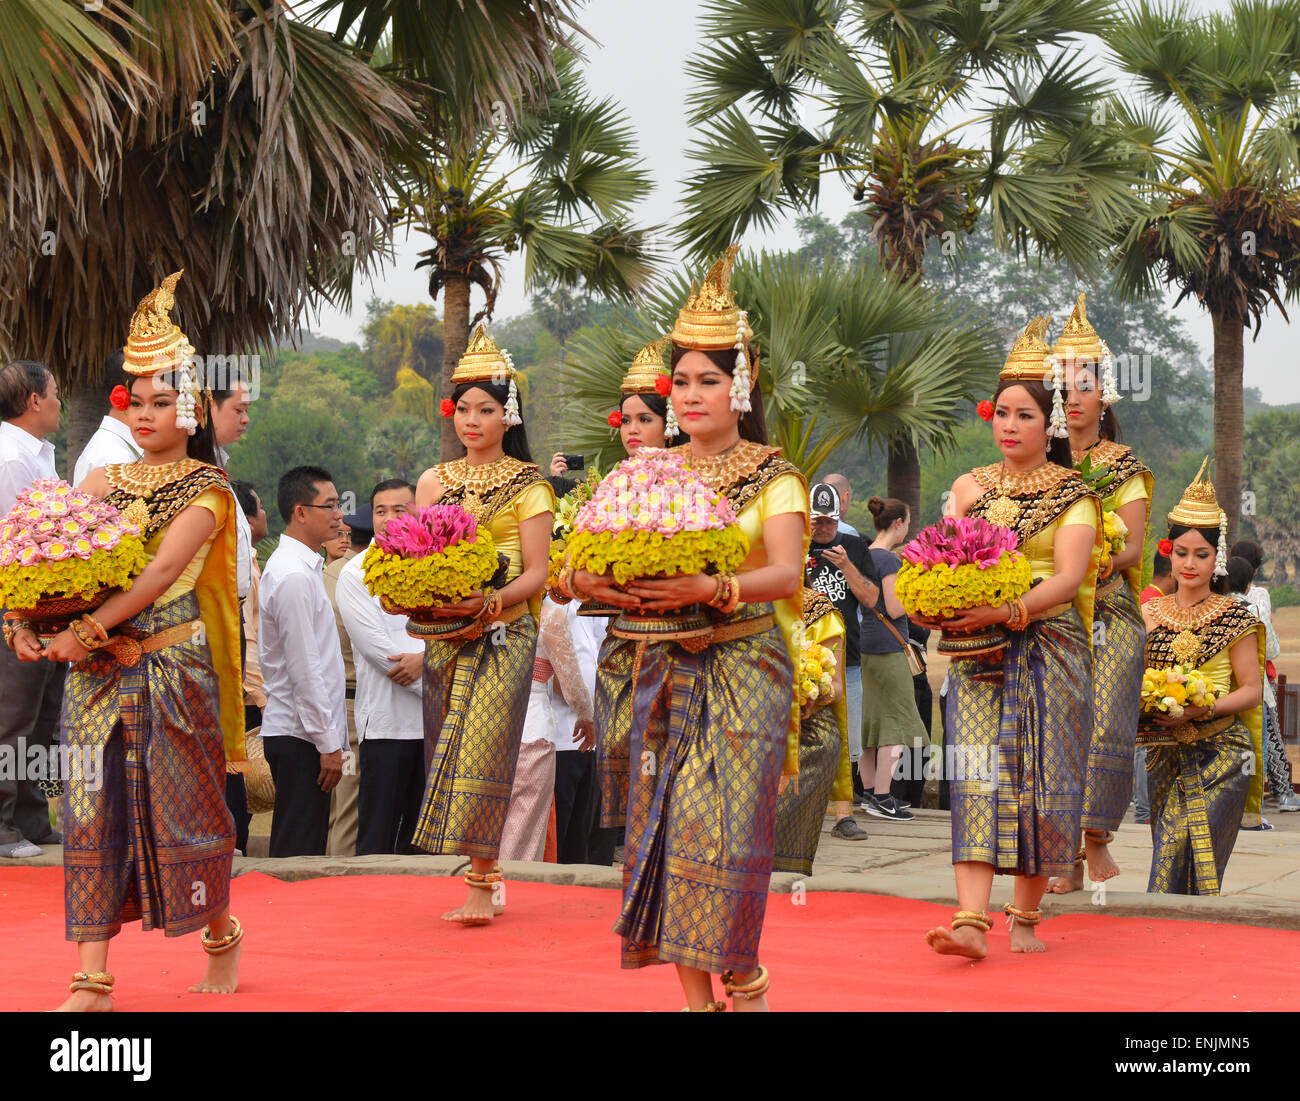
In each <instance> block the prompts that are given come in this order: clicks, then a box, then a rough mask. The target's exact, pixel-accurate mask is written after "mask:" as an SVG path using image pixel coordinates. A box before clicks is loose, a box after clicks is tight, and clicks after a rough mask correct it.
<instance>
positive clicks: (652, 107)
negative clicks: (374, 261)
mask: <svg viewBox="0 0 1300 1101" xmlns="http://www.w3.org/2000/svg"><path fill="white" fill-rule="evenodd" d="M1191 2H1192V6H1193V7H1195V8H1199V9H1202V10H1207V11H1208V10H1212V9H1215V8H1220V9H1226V8H1227V3H1226V0H1191ZM702 6H703V5H702V4H701V3H700V2H699V0H649V2H647V0H591V2H590V3H589V4H588V5H587V7H586V9H585V10H584V12H583V15H582V24H583V26H584V27H585V28H586V29H587V31H588V32H589V33H590V34H591V36H592V38H594V39H595V43H594V44H588V46H587V59H588V66H587V67H588V73H589V81H590V85H591V88H592V90H593V92H594V93H595V94H596V95H599V96H608V97H611V98H613V99H614V100H616V101H617V102H619V103H621V104H622V105H623V108H624V110H625V111H626V113H627V114H628V116H629V118H630V119H631V121H632V124H633V126H634V127H635V129H636V131H637V133H638V135H639V137H640V143H641V151H642V155H643V156H644V158H645V160H646V163H647V164H648V165H649V166H650V169H651V171H652V172H653V174H654V176H655V179H656V181H657V182H656V187H655V190H654V192H653V193H652V194H651V195H650V196H649V197H648V198H647V200H646V201H645V202H644V203H643V205H642V206H641V208H640V209H638V210H637V211H636V218H637V220H638V221H639V222H640V223H641V224H643V225H644V224H650V225H661V226H665V227H667V226H671V225H672V224H673V223H674V222H675V221H676V220H677V218H678V216H679V211H678V207H677V195H678V192H679V187H678V181H679V180H682V179H684V178H685V177H686V175H687V173H688V172H689V171H690V170H691V162H690V161H688V160H687V157H686V151H687V149H688V147H690V146H691V145H693V144H698V143H701V142H706V141H707V140H708V132H707V129H706V128H695V127H691V126H689V125H688V124H687V122H686V106H685V104H686V97H687V95H688V94H689V92H690V89H691V84H692V78H691V75H690V72H689V69H688V66H689V63H690V55H691V53H692V52H693V49H694V47H695V44H696V42H697V38H696V31H695V23H696V18H697V15H698V13H699V11H700V10H701V8H702ZM853 205H854V204H853V202H852V197H851V195H850V193H849V189H848V188H846V187H845V186H844V185H843V184H841V183H839V182H837V181H835V180H828V181H826V183H825V185H824V186H823V188H822V199H821V213H823V214H824V215H826V216H827V217H828V218H830V219H832V220H835V221H838V220H839V219H840V218H841V217H843V216H844V215H845V214H846V213H848V212H849V210H850V209H852V207H853ZM427 242H428V239H427V238H425V237H423V236H422V235H414V234H413V235H411V237H409V238H408V239H406V240H399V241H398V242H397V258H396V262H395V263H394V264H391V265H389V266H388V267H387V268H386V269H384V270H383V271H382V272H381V274H380V276H379V277H378V278H377V279H375V280H373V282H372V281H368V280H358V285H357V286H356V287H355V288H354V293H353V297H354V302H355V309H354V310H353V312H352V314H351V315H349V314H345V313H341V312H339V311H337V310H330V309H326V310H323V311H322V313H321V316H320V319H319V321H314V322H312V323H311V324H310V325H309V327H310V328H311V329H312V330H313V331H314V332H318V333H322V334H324V335H326V336H332V337H336V338H337V339H340V340H345V341H360V339H361V332H360V329H361V324H362V322H363V320H364V316H365V303H366V301H367V300H368V299H369V298H370V297H371V296H372V295H378V296H379V297H381V298H387V299H391V300H393V301H397V302H425V301H428V281H427V278H426V275H425V273H424V272H423V271H420V272H417V271H415V262H416V256H417V253H418V252H419V251H420V250H421V249H422V248H425V247H427ZM743 243H744V244H745V245H747V246H749V247H753V248H758V247H762V246H768V247H777V248H788V247H793V246H795V245H797V244H798V234H797V233H796V232H795V229H794V226H793V224H792V223H788V224H785V225H783V226H780V227H778V228H777V229H775V230H774V231H773V232H772V233H769V234H765V235H764V234H758V233H755V232H751V233H749V234H747V235H746V237H745V239H744V242H743ZM663 246H664V249H665V251H668V252H670V253H671V250H670V248H669V246H668V243H667V241H664V242H663ZM678 259H679V260H680V257H678ZM474 295H475V297H474V308H475V309H477V308H478V305H479V304H480V302H481V300H480V298H479V297H478V291H477V290H476V291H475V292H474ZM1172 298H1173V296H1171V297H1170V300H1171V301H1172ZM527 305H528V297H527V295H525V294H524V291H523V264H522V261H520V260H517V259H513V260H512V261H511V262H510V263H508V264H507V265H506V267H505V283H504V286H503V289H502V294H501V297H500V299H499V301H498V306H497V311H496V316H497V318H498V319H499V320H502V319H505V318H509V317H512V316H517V315H518V314H520V313H522V312H524V311H525V310H526V309H527ZM1067 305H1068V304H1067V303H1044V309H1049V310H1051V312H1052V313H1053V314H1054V315H1055V318H1056V322H1055V323H1056V325H1059V324H1060V323H1061V322H1062V321H1063V320H1064V318H1065V316H1066V314H1065V308H1066V306H1067ZM1297 310H1300V303H1297V304H1296V307H1295V310H1288V312H1291V313H1294V312H1296V311H1297ZM1178 315H1179V316H1180V317H1181V318H1182V319H1183V321H1184V322H1185V323H1186V324H1187V328H1188V330H1189V332H1190V333H1191V334H1192V336H1193V338H1194V339H1196V340H1197V341H1199V342H1200V344H1201V346H1202V348H1203V349H1204V352H1205V359H1206V362H1207V363H1208V362H1209V361H1210V356H1211V349H1212V343H1213V337H1212V329H1211V325H1210V319H1209V317H1208V315H1207V314H1206V313H1205V312H1204V311H1202V310H1201V309H1199V308H1198V307H1196V306H1195V305H1189V304H1187V303H1184V304H1183V305H1182V306H1181V307H1179V309H1178ZM1054 327H1055V326H1054ZM1288 330H1289V326H1288V325H1287V322H1286V321H1284V320H1283V319H1282V317H1281V316H1280V315H1279V314H1278V313H1277V311H1276V309H1273V310H1271V311H1270V312H1269V313H1268V314H1266V316H1265V319H1264V324H1263V328H1262V329H1261V331H1260V336H1259V339H1258V340H1257V341H1253V342H1252V341H1251V339H1250V331H1249V330H1248V331H1247V336H1246V376H1245V382H1246V385H1247V386H1258V387H1259V388H1260V390H1262V391H1263V394H1264V397H1265V399H1266V400H1268V401H1270V402H1274V403H1288V402H1297V401H1300V341H1296V340H1295V339H1294V338H1292V337H1291V334H1290V333H1289V331H1288ZM1115 350H1116V351H1117V352H1118V351H1119V349H1115ZM1133 350H1134V351H1140V349H1133Z"/></svg>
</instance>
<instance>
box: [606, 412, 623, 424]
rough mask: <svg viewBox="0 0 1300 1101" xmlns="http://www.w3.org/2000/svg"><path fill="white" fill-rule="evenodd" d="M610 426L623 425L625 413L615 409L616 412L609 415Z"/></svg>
mask: <svg viewBox="0 0 1300 1101" xmlns="http://www.w3.org/2000/svg"><path fill="white" fill-rule="evenodd" d="M609 426H610V428H622V427H623V413H622V411H621V410H619V409H615V410H614V412H612V413H611V414H610V415H609Z"/></svg>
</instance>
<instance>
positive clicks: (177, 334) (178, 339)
mask: <svg viewBox="0 0 1300 1101" xmlns="http://www.w3.org/2000/svg"><path fill="white" fill-rule="evenodd" d="M184 274H185V269H184V268H182V269H181V270H180V271H177V272H173V273H172V274H171V275H169V276H167V278H166V279H164V280H163V281H162V282H161V283H160V284H159V285H158V286H157V287H155V288H154V289H153V290H151V291H150V292H149V293H148V294H146V295H145V296H144V297H143V298H142V299H140V304H139V305H138V306H136V308H135V313H134V314H133V315H132V317H131V328H130V330H129V331H128V333H127V338H126V346H125V347H123V349H122V360H123V362H122V367H123V369H124V370H125V371H126V372H127V373H128V374H131V375H135V376H137V377H139V378H151V377H153V376H155V375H161V374H165V373H172V374H173V375H174V376H175V379H176V391H177V394H178V397H177V399H176V425H177V427H178V428H184V429H186V430H187V431H188V432H189V434H190V435H191V436H192V435H194V433H195V432H196V431H197V430H198V428H199V425H200V424H204V425H206V424H207V422H208V404H209V402H210V400H211V396H212V395H211V394H209V393H208V392H207V391H206V390H204V389H203V387H202V386H201V385H200V383H199V378H198V372H197V371H196V370H195V367H194V361H193V357H194V345H193V344H191V343H190V342H189V339H188V338H187V337H186V335H185V334H184V333H183V332H181V330H180V328H179V327H178V326H177V325H176V324H175V322H173V321H172V318H171V310H172V307H173V306H174V305H175V304H176V284H177V283H179V282H180V279H181V276H182V275H184Z"/></svg>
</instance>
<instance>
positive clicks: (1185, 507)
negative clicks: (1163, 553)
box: [1166, 455, 1228, 577]
mask: <svg viewBox="0 0 1300 1101" xmlns="http://www.w3.org/2000/svg"><path fill="white" fill-rule="evenodd" d="M1209 463H1210V457H1209V456H1208V455H1206V456H1205V459H1204V460H1203V461H1202V463H1201V469H1200V470H1199V471H1197V474H1196V477H1195V478H1194V479H1193V480H1192V484H1191V485H1189V486H1188V487H1187V488H1186V489H1185V490H1183V495H1182V497H1181V498H1180V499H1179V501H1178V504H1176V505H1174V507H1173V509H1172V511H1170V512H1169V513H1168V515H1167V517H1166V518H1167V519H1168V520H1169V523H1170V526H1172V525H1174V524H1181V525H1182V526H1183V527H1189V528H1218V529H1219V540H1218V545H1217V547H1216V553H1215V556H1214V576H1215V577H1223V576H1225V575H1226V574H1227V572H1228V517H1227V514H1226V513H1225V512H1224V511H1223V509H1221V508H1220V507H1219V499H1218V498H1217V497H1216V496H1215V495H1214V483H1213V482H1212V481H1210V479H1209V478H1207V477H1206V476H1205V468H1206V467H1207V466H1209Z"/></svg>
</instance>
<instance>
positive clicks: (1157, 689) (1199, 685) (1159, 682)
mask: <svg viewBox="0 0 1300 1101" xmlns="http://www.w3.org/2000/svg"><path fill="white" fill-rule="evenodd" d="M1214 700H1215V692H1214V686H1213V685H1211V684H1210V682H1209V681H1208V680H1207V679H1206V678H1205V675H1204V674H1203V673H1201V672H1199V671H1198V670H1196V669H1195V668H1193V667H1192V666H1190V665H1171V666H1170V667H1169V668H1167V669H1147V670H1146V671H1145V672H1143V674H1142V703H1141V707H1142V710H1143V711H1145V712H1147V713H1148V714H1164V715H1168V716H1170V717H1171V718H1174V719H1177V718H1179V717H1180V716H1181V715H1182V713H1183V709H1184V708H1185V707H1189V706H1190V707H1209V706H1210V704H1212V703H1213V702H1214Z"/></svg>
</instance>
